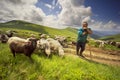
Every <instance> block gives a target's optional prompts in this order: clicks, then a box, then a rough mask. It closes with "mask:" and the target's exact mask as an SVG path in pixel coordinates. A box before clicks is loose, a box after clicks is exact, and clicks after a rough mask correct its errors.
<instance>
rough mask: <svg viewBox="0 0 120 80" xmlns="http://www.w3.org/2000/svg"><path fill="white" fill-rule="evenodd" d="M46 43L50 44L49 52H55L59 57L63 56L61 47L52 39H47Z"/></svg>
mask: <svg viewBox="0 0 120 80" xmlns="http://www.w3.org/2000/svg"><path fill="white" fill-rule="evenodd" d="M47 41H48V42H49V44H50V49H51V51H57V52H58V53H59V56H62V57H63V56H64V50H63V47H62V45H61V44H60V43H59V42H58V41H57V40H54V39H52V38H48V39H47Z"/></svg>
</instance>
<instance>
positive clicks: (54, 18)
mask: <svg viewBox="0 0 120 80" xmlns="http://www.w3.org/2000/svg"><path fill="white" fill-rule="evenodd" d="M11 20H24V21H28V22H32V23H36V24H40V25H45V26H49V27H53V28H60V29H62V28H66V27H75V28H80V26H81V24H82V22H84V21H87V22H88V24H89V27H90V28H92V29H94V30H114V31H115V30H117V31H118V30H119V31H120V0H0V22H7V21H11Z"/></svg>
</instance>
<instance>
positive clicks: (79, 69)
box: [0, 43, 120, 80]
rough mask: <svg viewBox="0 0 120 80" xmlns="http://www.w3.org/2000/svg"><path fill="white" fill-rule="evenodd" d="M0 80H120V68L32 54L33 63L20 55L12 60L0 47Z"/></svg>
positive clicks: (7, 51)
mask: <svg viewBox="0 0 120 80" xmlns="http://www.w3.org/2000/svg"><path fill="white" fill-rule="evenodd" d="M0 50H1V51H0V80H120V67H112V66H107V65H103V64H99V63H95V62H90V61H86V60H83V59H81V58H78V57H72V56H66V57H64V58H61V57H59V56H57V55H53V56H52V57H51V58H47V57H46V56H44V55H38V53H37V52H36V53H34V54H33V55H32V58H33V60H34V63H32V62H31V61H30V59H29V58H28V57H26V56H24V55H22V54H21V55H20V54H17V55H16V58H14V57H13V55H12V53H11V52H10V50H9V48H8V45H7V44H1V43H0Z"/></svg>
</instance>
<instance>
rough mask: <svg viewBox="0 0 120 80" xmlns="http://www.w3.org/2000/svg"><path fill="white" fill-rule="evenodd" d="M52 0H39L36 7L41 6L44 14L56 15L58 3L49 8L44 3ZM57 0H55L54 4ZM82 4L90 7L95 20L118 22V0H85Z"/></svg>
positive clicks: (119, 3)
mask: <svg viewBox="0 0 120 80" xmlns="http://www.w3.org/2000/svg"><path fill="white" fill-rule="evenodd" d="M52 2H53V0H39V2H38V3H37V4H36V6H37V7H41V8H42V10H43V11H44V12H45V14H46V15H50V14H52V15H56V14H57V13H56V12H57V11H59V12H60V11H61V9H59V6H60V5H57V6H56V7H55V9H53V10H51V11H50V10H49V8H48V7H47V6H45V5H44V4H45V3H47V4H49V5H52ZM56 3H57V0H55V4H56ZM84 5H85V6H86V7H88V6H90V7H91V8H92V12H93V13H92V18H93V19H95V20H97V21H103V23H106V22H109V21H110V20H112V21H114V22H116V23H120V0H85V2H84Z"/></svg>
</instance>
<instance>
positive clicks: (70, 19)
mask: <svg viewBox="0 0 120 80" xmlns="http://www.w3.org/2000/svg"><path fill="white" fill-rule="evenodd" d="M58 1H59V3H60V5H61V6H62V11H61V12H60V14H59V15H58V17H59V20H60V21H61V23H62V24H63V25H66V26H75V25H77V26H80V25H81V22H82V20H83V19H84V18H86V17H90V16H91V13H92V11H91V7H85V6H84V5H83V4H82V3H83V2H84V0H58ZM75 4H76V5H75Z"/></svg>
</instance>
